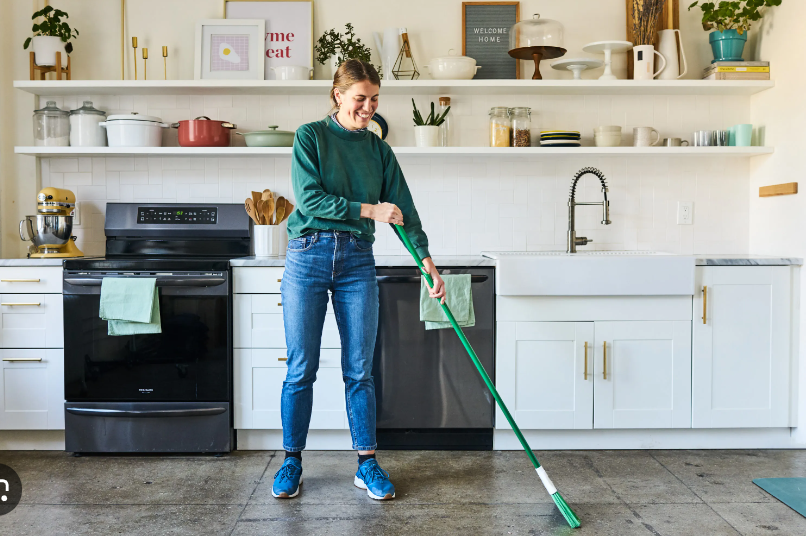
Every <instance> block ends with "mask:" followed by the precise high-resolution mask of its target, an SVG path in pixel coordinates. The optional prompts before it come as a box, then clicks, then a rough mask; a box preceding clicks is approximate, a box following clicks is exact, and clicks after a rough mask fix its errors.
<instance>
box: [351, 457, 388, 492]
mask: <svg viewBox="0 0 806 537" xmlns="http://www.w3.org/2000/svg"><path fill="white" fill-rule="evenodd" d="M353 484H354V485H355V486H356V487H358V488H360V489H367V496H369V497H370V498H372V499H373V500H391V499H392V498H394V497H395V486H394V485H393V484H392V482H391V481H389V472H387V471H386V470H384V469H383V468H381V466H380V465H379V464H378V461H376V460H375V459H368V460H366V461H364V464H362V465H361V466H359V467H358V471H357V472H356V473H355V480H353Z"/></svg>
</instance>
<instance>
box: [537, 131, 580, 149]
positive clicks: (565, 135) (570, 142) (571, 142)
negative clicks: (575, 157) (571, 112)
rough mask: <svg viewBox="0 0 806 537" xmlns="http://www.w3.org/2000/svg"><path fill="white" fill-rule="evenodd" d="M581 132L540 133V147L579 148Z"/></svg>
mask: <svg viewBox="0 0 806 537" xmlns="http://www.w3.org/2000/svg"><path fill="white" fill-rule="evenodd" d="M579 138H580V136H579V131H540V145H543V146H547V147H579V146H580V145H581V144H580V143H579Z"/></svg>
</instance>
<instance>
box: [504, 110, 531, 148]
mask: <svg viewBox="0 0 806 537" xmlns="http://www.w3.org/2000/svg"><path fill="white" fill-rule="evenodd" d="M509 115H510V118H511V119H512V147H531V146H532V109H531V108H529V107H527V106H519V107H515V108H511V109H510V111H509Z"/></svg>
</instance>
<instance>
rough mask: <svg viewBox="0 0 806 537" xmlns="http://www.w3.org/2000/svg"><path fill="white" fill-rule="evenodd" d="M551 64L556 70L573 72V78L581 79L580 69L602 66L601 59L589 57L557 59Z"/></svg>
mask: <svg viewBox="0 0 806 537" xmlns="http://www.w3.org/2000/svg"><path fill="white" fill-rule="evenodd" d="M551 66H552V67H553V68H554V69H557V70H558V71H566V70H568V71H571V72H573V73H574V80H582V71H585V70H586V69H596V68H597V67H601V66H602V60H593V59H591V58H570V59H562V60H557V61H556V62H554V63H552V64H551Z"/></svg>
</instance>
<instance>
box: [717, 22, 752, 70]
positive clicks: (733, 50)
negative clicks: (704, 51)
mask: <svg viewBox="0 0 806 537" xmlns="http://www.w3.org/2000/svg"><path fill="white" fill-rule="evenodd" d="M708 42H709V43H711V50H712V51H713V53H714V59H713V61H712V62H711V63H715V62H741V61H744V60H743V59H742V52H743V51H744V44H745V43H747V32H744V33H743V34H741V35H739V32H738V31H736V30H725V31H724V32H720V31H719V30H715V31H713V32H711V33H710V34H709V36H708Z"/></svg>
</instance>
